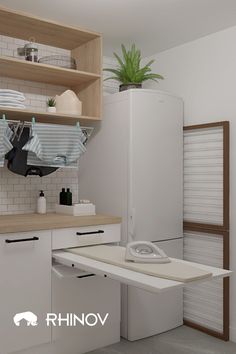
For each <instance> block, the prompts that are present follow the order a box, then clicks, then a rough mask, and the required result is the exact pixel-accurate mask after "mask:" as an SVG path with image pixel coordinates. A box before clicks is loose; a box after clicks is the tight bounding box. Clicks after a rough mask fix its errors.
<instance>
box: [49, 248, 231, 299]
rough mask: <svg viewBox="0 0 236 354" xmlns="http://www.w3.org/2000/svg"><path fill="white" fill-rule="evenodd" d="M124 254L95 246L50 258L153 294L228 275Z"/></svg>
mask: <svg viewBox="0 0 236 354" xmlns="http://www.w3.org/2000/svg"><path fill="white" fill-rule="evenodd" d="M124 254H125V248H124V247H120V246H107V245H98V246H89V247H78V248H70V249H66V250H63V251H55V252H53V258H54V259H55V260H56V261H57V262H59V263H61V264H64V265H67V266H69V267H73V268H78V269H82V270H84V271H87V272H92V273H94V274H96V275H100V276H107V277H109V278H111V279H114V280H118V281H120V282H121V283H124V284H128V285H133V286H135V287H138V288H142V289H145V290H147V291H151V292H157V293H159V292H162V291H166V290H170V289H173V288H177V287H183V286H184V285H186V284H189V283H193V282H194V283H196V282H199V281H205V280H211V279H213V278H214V279H215V278H219V277H227V276H229V275H230V274H231V271H229V270H224V269H220V268H215V267H210V266H206V265H202V264H197V263H193V262H187V261H183V260H179V259H173V258H171V263H166V264H140V263H133V262H126V261H125V256H124Z"/></svg>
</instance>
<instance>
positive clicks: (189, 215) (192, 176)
mask: <svg viewBox="0 0 236 354" xmlns="http://www.w3.org/2000/svg"><path fill="white" fill-rule="evenodd" d="M184 259H186V260H189V261H193V262H197V263H204V264H208V265H212V266H216V267H224V268H225V269H228V268H229V122H216V123H209V124H202V125H193V126H185V127H184ZM184 323H185V324H186V325H188V326H191V327H193V328H196V329H199V330H201V331H203V332H206V333H208V334H211V335H213V336H215V337H218V338H221V339H224V340H229V278H225V279H224V280H221V279H220V280H214V281H211V282H205V283H202V284H201V285H200V284H199V285H194V286H188V287H187V288H186V289H185V291H184Z"/></svg>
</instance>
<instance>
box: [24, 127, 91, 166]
mask: <svg viewBox="0 0 236 354" xmlns="http://www.w3.org/2000/svg"><path fill="white" fill-rule="evenodd" d="M85 139H86V138H85V136H84V134H83V132H82V130H81V128H80V126H79V125H78V126H67V125H57V124H42V123H35V124H33V125H32V138H31V139H30V140H29V141H28V142H27V143H26V144H25V146H24V147H23V150H26V151H28V158H27V164H29V165H34V166H51V167H76V168H77V167H78V159H79V157H80V155H81V154H82V153H83V152H85V151H86V149H85V146H84V144H83V142H84V141H85Z"/></svg>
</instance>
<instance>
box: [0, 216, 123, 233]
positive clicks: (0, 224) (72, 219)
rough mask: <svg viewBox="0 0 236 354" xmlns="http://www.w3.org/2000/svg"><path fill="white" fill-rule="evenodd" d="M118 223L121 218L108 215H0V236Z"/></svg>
mask: <svg viewBox="0 0 236 354" xmlns="http://www.w3.org/2000/svg"><path fill="white" fill-rule="evenodd" d="M120 223H121V218H119V217H115V216H108V215H93V216H70V215H62V214H55V213H49V214H45V215H41V214H21V215H2V216H0V234H4V233H11V232H24V231H37V230H51V229H62V228H69V227H82V226H95V225H108V224H120Z"/></svg>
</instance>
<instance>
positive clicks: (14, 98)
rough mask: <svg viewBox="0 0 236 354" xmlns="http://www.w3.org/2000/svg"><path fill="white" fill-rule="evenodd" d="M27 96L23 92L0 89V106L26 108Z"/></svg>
mask: <svg viewBox="0 0 236 354" xmlns="http://www.w3.org/2000/svg"><path fill="white" fill-rule="evenodd" d="M24 101H25V96H24V94H23V93H22V92H19V91H14V90H9V89H0V107H6V108H17V109H25V105H24Z"/></svg>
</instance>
